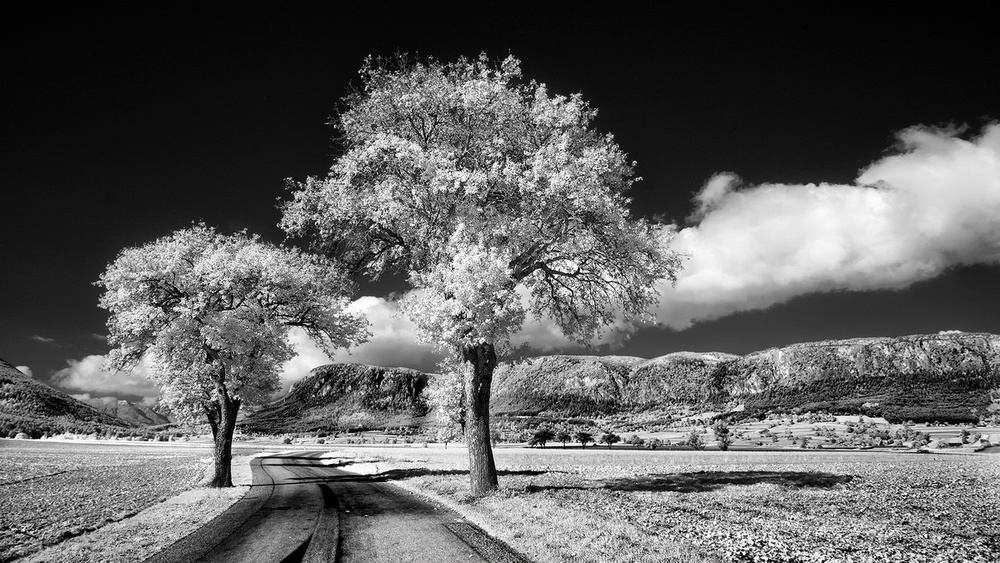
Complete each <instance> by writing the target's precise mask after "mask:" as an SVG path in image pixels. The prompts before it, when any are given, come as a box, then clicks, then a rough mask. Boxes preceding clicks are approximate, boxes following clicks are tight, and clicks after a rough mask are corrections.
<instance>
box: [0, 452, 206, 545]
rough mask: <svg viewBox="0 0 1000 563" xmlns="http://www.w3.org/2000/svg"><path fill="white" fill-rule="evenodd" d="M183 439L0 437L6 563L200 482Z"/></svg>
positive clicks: (195, 457)
mask: <svg viewBox="0 0 1000 563" xmlns="http://www.w3.org/2000/svg"><path fill="white" fill-rule="evenodd" d="M209 456H210V451H209V450H207V449H205V448H198V447H193V446H185V445H165V444H155V445H154V444H151V445H140V444H132V445H117V444H108V443H94V442H89V443H88V442H57V441H49V440H44V441H43V440H0V562H6V561H12V560H14V559H16V558H19V557H22V556H25V555H27V554H30V553H33V552H36V551H39V550H40V549H42V548H44V547H46V546H50V545H53V544H57V543H60V542H63V541H64V540H67V539H69V538H74V537H76V536H80V535H82V534H86V533H88V532H92V531H93V530H96V529H98V528H101V527H103V526H105V525H107V524H109V523H112V522H118V521H120V520H123V519H126V518H129V517H131V516H133V515H135V514H136V513H138V512H139V511H141V510H143V509H145V508H147V507H149V506H151V505H154V504H156V503H159V502H160V501H163V500H165V499H166V498H168V497H172V496H174V495H176V494H178V493H180V492H182V491H184V490H186V489H189V488H191V487H193V486H195V485H196V484H197V483H198V481H199V480H201V479H202V477H203V476H204V473H205V469H206V468H207V467H208V463H206V461H207V460H205V458H207V457H209Z"/></svg>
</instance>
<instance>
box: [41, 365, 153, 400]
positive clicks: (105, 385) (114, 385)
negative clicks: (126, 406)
mask: <svg viewBox="0 0 1000 563" xmlns="http://www.w3.org/2000/svg"><path fill="white" fill-rule="evenodd" d="M104 360H105V357H104V356H103V355H92V356H86V357H85V358H83V359H82V360H66V363H67V364H68V365H67V367H65V368H63V369H61V370H59V371H57V372H55V374H53V376H52V382H53V383H54V384H55V385H58V386H59V387H62V388H64V389H72V390H76V391H83V392H85V393H88V394H90V395H91V396H95V397H102V396H108V395H115V396H118V397H122V396H127V395H131V396H139V397H142V398H143V400H144V401H145V400H147V399H149V400H152V399H155V398H156V397H159V395H160V392H159V389H158V388H157V387H156V384H155V383H153V382H152V381H150V380H149V379H147V378H146V377H145V375H146V374H147V373H148V369H149V368H148V366H147V363H146V361H143V362H142V363H140V364H139V365H138V366H137V367H136V368H135V370H133V371H132V372H131V373H115V372H110V371H105V370H104V369H102V366H103V365H104Z"/></svg>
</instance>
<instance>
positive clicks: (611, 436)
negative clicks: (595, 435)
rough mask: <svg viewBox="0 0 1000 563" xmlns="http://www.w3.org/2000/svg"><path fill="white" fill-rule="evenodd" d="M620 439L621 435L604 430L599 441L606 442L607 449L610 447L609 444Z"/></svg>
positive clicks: (611, 444)
mask: <svg viewBox="0 0 1000 563" xmlns="http://www.w3.org/2000/svg"><path fill="white" fill-rule="evenodd" d="M621 441H622V437H621V436H619V435H618V434H615V433H613V432H605V433H604V434H601V443H602V444H607V445H608V448H609V449H610V448H611V446H613V445H614V444H617V443H618V442H621Z"/></svg>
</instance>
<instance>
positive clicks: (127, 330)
mask: <svg viewBox="0 0 1000 563" xmlns="http://www.w3.org/2000/svg"><path fill="white" fill-rule="evenodd" d="M97 284H98V285H100V286H103V287H104V288H105V292H104V293H103V294H102V296H101V299H100V305H101V306H102V307H104V308H105V309H107V310H108V311H109V312H110V313H111V316H110V318H109V320H108V328H109V333H110V336H109V341H110V342H111V343H112V344H113V345H115V346H116V349H114V350H112V353H111V354H110V356H109V361H110V363H111V365H112V366H113V367H115V368H117V369H129V368H130V367H131V364H133V363H134V362H136V361H138V360H139V359H140V357H142V356H143V355H150V356H151V357H153V358H155V361H154V362H153V364H152V365H153V366H154V369H153V370H152V375H153V377H154V378H155V379H156V381H157V382H158V383H159V384H160V385H162V386H163V388H164V390H169V392H167V393H166V396H168V397H169V399H168V400H169V401H173V402H174V403H175V407H179V406H180V405H181V404H182V403H185V402H191V401H195V402H196V401H199V400H201V401H204V400H205V398H206V396H210V395H211V394H212V393H214V392H215V389H216V387H217V386H218V385H223V384H224V385H226V386H227V389H228V392H229V393H230V395H231V396H233V397H237V398H240V399H242V400H243V401H244V402H259V401H261V400H264V399H266V398H267V396H268V395H270V394H271V393H272V392H273V391H274V390H276V388H277V372H276V369H277V366H279V365H280V364H281V363H283V362H285V361H287V360H288V359H290V358H291V357H292V355H293V351H292V349H291V348H290V347H289V345H288V343H287V340H286V336H287V333H288V329H289V327H291V326H300V327H302V328H303V329H305V330H306V332H307V333H308V334H309V336H310V337H312V338H313V339H315V340H317V342H318V343H319V344H320V345H321V346H323V347H325V348H326V349H328V350H332V349H333V348H340V347H345V346H350V345H353V344H356V343H359V342H360V341H361V340H362V339H364V337H365V331H364V326H365V323H364V321H363V320H362V319H360V318H358V317H355V316H353V315H350V314H348V313H346V312H345V311H344V308H345V307H346V305H347V300H346V293H347V291H348V290H349V288H350V284H349V282H348V281H347V279H346V277H345V276H344V275H343V274H342V273H341V272H340V271H339V270H338V269H336V268H335V267H334V266H333V264H331V263H329V262H327V261H325V260H322V259H320V258H317V257H315V256H307V255H304V254H302V253H301V252H299V251H297V250H294V249H289V248H283V247H276V246H272V245H268V244H264V243H262V242H260V241H259V240H258V239H257V237H254V236H250V235H247V234H246V233H237V234H235V235H233V236H228V237H227V236H223V235H221V234H219V233H217V232H215V231H214V230H212V229H210V228H208V227H206V226H205V225H203V224H202V225H195V226H193V227H192V228H190V229H185V230H181V231H177V232H175V233H173V234H171V235H170V236H168V237H164V238H161V239H159V240H157V241H155V242H153V243H150V244H147V245H145V246H141V247H137V248H129V249H126V250H123V251H122V253H121V254H120V255H119V257H118V259H117V260H115V261H114V262H112V263H111V264H110V265H109V266H108V269H107V270H106V271H105V272H104V274H102V275H101V278H100V281H98V282H97Z"/></svg>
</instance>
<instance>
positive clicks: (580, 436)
mask: <svg viewBox="0 0 1000 563" xmlns="http://www.w3.org/2000/svg"><path fill="white" fill-rule="evenodd" d="M575 437H576V441H577V442H580V445H581V446H583V447H585V448H586V447H587V444H588V443H590V442H593V441H594V435H593V434H591V433H590V432H587V431H585V430H578V431H577V433H576V436H575Z"/></svg>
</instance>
